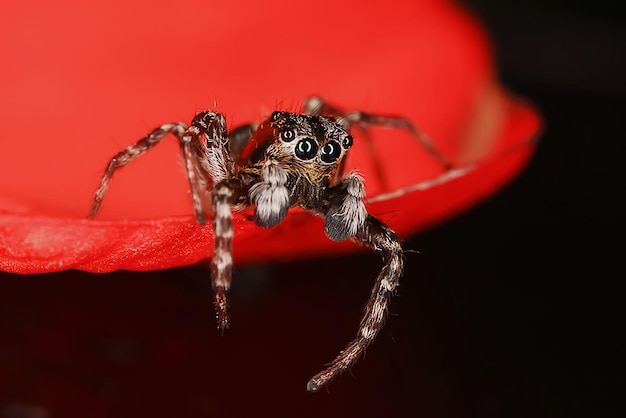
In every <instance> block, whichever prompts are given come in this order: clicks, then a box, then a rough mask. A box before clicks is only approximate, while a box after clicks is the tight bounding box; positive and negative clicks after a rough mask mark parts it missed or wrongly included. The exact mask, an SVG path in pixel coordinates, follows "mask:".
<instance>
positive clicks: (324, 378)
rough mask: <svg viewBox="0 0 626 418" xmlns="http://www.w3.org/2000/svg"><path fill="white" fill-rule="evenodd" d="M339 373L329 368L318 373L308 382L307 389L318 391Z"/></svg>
mask: <svg viewBox="0 0 626 418" xmlns="http://www.w3.org/2000/svg"><path fill="white" fill-rule="evenodd" d="M335 375H337V371H336V370H331V368H328V369H326V370H324V371H323V372H321V373H318V374H316V375H315V376H313V377H312V378H311V380H309V381H308V383H307V384H306V390H307V391H309V392H317V391H318V390H319V389H320V388H321V387H322V386H324V385H326V383H328V382H329V381H330V380H332V378H333V377H335Z"/></svg>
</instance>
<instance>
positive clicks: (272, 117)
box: [270, 111, 283, 120]
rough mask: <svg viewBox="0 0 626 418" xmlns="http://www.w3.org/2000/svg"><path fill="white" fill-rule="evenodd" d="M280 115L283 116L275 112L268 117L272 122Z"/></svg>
mask: <svg viewBox="0 0 626 418" xmlns="http://www.w3.org/2000/svg"><path fill="white" fill-rule="evenodd" d="M282 114H283V112H279V111H276V112H274V113H272V116H270V118H271V119H272V120H276V119H278V118H279V117H280V115H282Z"/></svg>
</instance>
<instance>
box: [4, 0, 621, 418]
mask: <svg viewBox="0 0 626 418" xmlns="http://www.w3.org/2000/svg"><path fill="white" fill-rule="evenodd" d="M466 4H467V5H468V6H469V7H470V8H472V9H473V10H474V11H475V12H476V13H477V14H478V15H479V17H480V18H481V19H482V20H483V22H484V23H485V25H486V27H487V29H488V30H489V32H490V33H491V35H492V39H493V42H494V46H495V49H496V54H497V57H498V68H499V74H500V78H501V79H502V80H503V83H504V84H505V85H507V86H509V87H510V88H511V89H512V90H513V91H515V92H517V93H518V94H520V95H522V96H524V97H527V98H529V99H530V100H531V101H532V102H534V103H535V104H536V105H537V106H538V107H539V108H540V109H541V112H542V114H543V116H544V119H545V132H544V134H543V136H542V140H541V143H540V145H539V148H538V151H537V153H536V155H535V157H534V158H533V160H532V161H531V163H530V165H529V166H528V167H527V169H526V170H525V171H524V172H523V173H522V175H521V176H520V177H519V178H518V179H517V180H515V181H514V182H513V183H512V184H511V185H509V186H508V187H507V188H506V189H505V190H503V191H502V192H501V193H499V194H498V195H497V196H494V197H493V198H492V199H490V200H489V201H487V202H485V203H484V204H482V205H480V206H479V207H476V208H474V209H473V210H471V211H469V212H467V213H465V214H463V215H462V216H459V217H458V218H456V219H454V220H452V221H450V222H448V223H446V224H445V225H441V226H439V227H436V228H434V229H432V230H430V231H427V232H425V233H423V234H421V235H419V236H418V237H415V238H413V239H411V240H409V241H408V242H407V245H406V247H407V248H409V249H415V250H418V251H419V254H416V253H408V254H407V263H406V264H407V266H406V275H405V278H404V279H403V281H402V286H401V288H400V291H399V296H398V297H397V298H396V299H395V300H394V301H393V304H392V315H391V316H390V318H389V320H388V323H387V326H386V328H385V329H384V330H383V331H382V332H381V334H380V335H379V337H378V339H377V341H376V342H375V344H374V345H373V347H371V348H370V349H369V350H368V352H367V355H366V357H365V358H364V359H362V360H361V361H360V362H359V363H358V364H357V365H356V367H355V368H354V369H353V370H352V373H351V374H346V375H345V376H343V377H342V378H341V379H340V380H339V381H337V382H334V383H333V384H332V385H331V386H330V388H329V390H328V391H324V390H322V391H321V393H317V394H309V393H307V392H306V391H305V385H306V381H307V380H308V378H309V377H310V376H311V375H312V374H314V373H316V372H318V371H319V368H320V366H321V365H322V364H323V363H324V362H326V361H329V360H330V359H331V358H332V357H333V356H334V355H335V354H336V351H337V350H338V349H339V348H340V346H341V345H342V344H344V343H345V342H347V341H348V340H349V339H350V338H351V336H352V335H353V333H354V330H355V326H356V324H357V323H358V320H359V316H360V313H361V307H362V305H363V303H364V301H365V300H366V298H367V296H368V293H369V290H370V287H371V279H372V278H373V272H375V271H376V270H377V269H378V268H379V267H380V265H379V260H378V259H377V257H375V256H372V255H371V254H368V253H364V254H360V255H355V256H350V257H343V258H338V259H323V260H311V261H304V262H294V263H289V264H283V265H266V266H254V267H249V268H239V269H238V270H237V271H236V273H235V274H236V276H235V277H236V282H235V283H236V284H235V285H234V289H233V292H232V297H231V304H232V309H231V313H232V317H233V322H234V323H233V328H232V329H231V330H229V331H228V332H227V333H226V334H225V335H223V336H222V335H219V333H217V332H215V331H214V322H213V312H212V307H211V304H210V292H209V291H210V289H209V287H208V285H207V283H206V282H207V281H206V274H205V273H204V272H203V271H202V270H198V269H194V268H186V269H178V270H171V271H166V272H151V273H128V272H119V273H114V274H108V275H89V274H86V273H81V272H65V273H61V274H52V275H45V276H31V277H27V278H19V280H16V278H15V277H14V276H12V275H9V274H1V276H0V277H1V279H0V291H1V292H2V293H3V295H4V297H3V300H10V301H13V302H12V303H5V304H4V306H3V307H2V308H0V313H1V316H0V321H1V322H0V324H1V325H2V328H0V333H2V334H0V335H2V337H1V338H0V378H3V379H4V378H6V379H13V380H12V381H13V383H14V384H10V385H8V386H7V385H5V386H4V387H5V390H4V391H3V393H0V407H1V409H0V416H2V417H4V416H6V417H40V416H42V417H47V416H55V417H56V416H128V417H130V416H135V417H136V416H184V417H187V416H189V417H196V416H198V417H201V416H398V417H400V416H420V417H529V416H533V417H617V416H623V415H622V414H623V413H624V408H622V404H623V402H624V401H623V397H624V393H626V391H625V389H626V388H625V387H624V384H623V374H622V372H623V364H624V346H623V343H621V342H620V341H619V337H620V335H621V334H623V325H622V320H621V317H620V312H619V308H620V307H621V305H623V302H624V297H623V293H622V292H620V291H619V290H618V283H619V282H621V281H622V280H623V278H624V273H623V272H622V269H621V268H620V267H621V264H622V263H621V260H620V259H619V258H618V257H619V255H621V252H622V250H623V248H624V245H623V244H624V232H625V231H624V222H623V218H624V204H623V202H622V200H623V192H624V187H623V184H624V182H623V179H624V177H623V174H624V157H625V153H624V152H623V151H624V140H623V135H624V133H625V131H626V129H624V127H625V123H624V120H626V117H625V116H626V100H625V99H626V81H625V80H626V64H625V59H624V55H625V53H626V29H625V28H626V25H625V19H624V17H625V15H624V13H623V11H624V10H623V8H622V7H621V6H619V2H608V1H595V2H582V1H578V2H576V1H574V2H572V1H570V2H568V5H567V7H562V6H560V5H559V2H556V1H542V2H540V1H509V2H499V1H489V0H483V1H480V0H477V1H467V2H466ZM58 309H61V310H63V312H65V314H63V315H61V316H60V317H59V316H58V315H56V316H55V320H54V321H46V320H45V318H46V316H47V315H48V312H52V311H53V310H58ZM42 318H43V319H42ZM72 332H74V333H78V334H79V335H80V337H76V336H75V335H74V334H71V333H72ZM41 335H43V336H41ZM70 335H74V336H70ZM39 336H41V340H42V341H45V344H49V342H50V341H51V340H54V341H57V342H58V343H57V344H52V346H49V347H48V346H47V347H45V350H43V351H45V352H47V354H45V355H44V354H40V352H39V351H37V350H35V349H32V348H28V347H29V344H31V345H32V344H37V341H38V338H39ZM189 347H192V348H189ZM168 353H169V354H168ZM172 358H177V360H171V359H172ZM16 364H17V366H16ZM6 370H9V372H7V371H6ZM11 370H13V371H12V372H11ZM15 370H18V371H19V372H17V373H16V372H15ZM11 373H13V374H11ZM7 376H8V377H7ZM6 388H8V389H6ZM51 394H52V395H51ZM20 414H21V415H20ZM37 414H44V415H37ZM46 414H47V415H46Z"/></svg>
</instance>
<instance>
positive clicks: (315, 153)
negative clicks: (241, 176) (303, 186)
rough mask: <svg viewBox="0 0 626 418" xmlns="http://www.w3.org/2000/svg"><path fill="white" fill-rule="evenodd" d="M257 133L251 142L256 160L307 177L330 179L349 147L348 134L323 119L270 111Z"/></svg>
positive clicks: (333, 121) (334, 121)
mask: <svg viewBox="0 0 626 418" xmlns="http://www.w3.org/2000/svg"><path fill="white" fill-rule="evenodd" d="M257 134H258V135H255V136H257V138H253V141H252V142H256V143H257V147H258V148H257V150H256V151H255V152H254V154H256V157H257V158H259V159H260V158H262V159H264V160H265V159H268V158H269V159H273V160H275V161H277V162H278V163H279V164H280V165H281V166H283V168H286V169H287V170H288V171H289V172H292V173H294V174H297V175H303V176H305V177H307V178H311V177H315V178H319V177H327V178H330V177H331V176H332V175H333V174H334V173H335V172H336V170H337V167H339V164H340V163H341V161H342V159H343V158H344V156H345V155H346V152H347V151H348V149H350V147H351V146H352V136H351V135H350V133H349V132H348V131H347V130H345V129H344V128H343V127H342V126H341V125H340V124H339V123H338V122H337V121H336V120H335V119H333V118H329V117H326V116H311V115H302V114H298V113H289V112H274V113H272V115H271V116H270V118H269V119H268V120H266V121H265V122H264V123H262V124H261V126H260V127H259V129H258V131H257ZM261 144H264V146H263V145H261ZM259 151H262V152H261V153H259Z"/></svg>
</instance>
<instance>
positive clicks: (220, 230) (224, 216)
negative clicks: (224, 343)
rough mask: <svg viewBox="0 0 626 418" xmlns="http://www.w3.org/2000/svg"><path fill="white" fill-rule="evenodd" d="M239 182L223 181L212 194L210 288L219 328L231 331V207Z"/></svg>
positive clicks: (235, 198)
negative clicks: (229, 299)
mask: <svg viewBox="0 0 626 418" xmlns="http://www.w3.org/2000/svg"><path fill="white" fill-rule="evenodd" d="M241 193H242V192H241V187H240V184H239V182H238V180H236V179H231V180H224V181H222V182H220V183H218V184H216V185H215V187H214V189H213V191H212V192H211V195H212V202H213V231H214V234H215V236H214V248H213V259H212V260H211V285H212V287H213V292H214V294H215V296H214V297H215V311H216V316H217V326H218V328H220V329H222V330H224V329H226V328H228V326H229V322H230V319H229V317H228V298H227V293H228V290H229V289H230V283H231V280H232V274H233V235H234V232H233V216H232V211H231V206H232V205H234V204H235V202H237V201H238V199H239V197H240V196H241Z"/></svg>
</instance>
